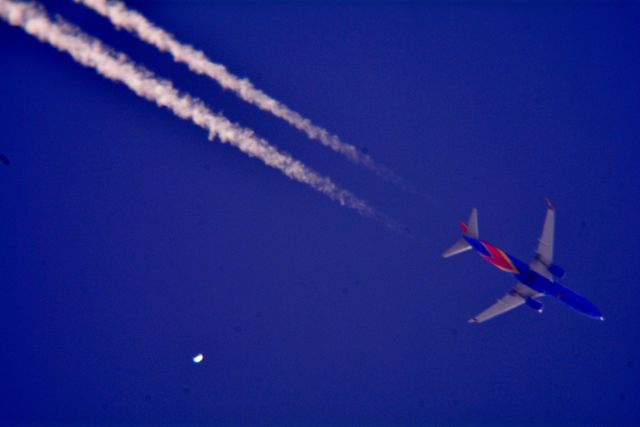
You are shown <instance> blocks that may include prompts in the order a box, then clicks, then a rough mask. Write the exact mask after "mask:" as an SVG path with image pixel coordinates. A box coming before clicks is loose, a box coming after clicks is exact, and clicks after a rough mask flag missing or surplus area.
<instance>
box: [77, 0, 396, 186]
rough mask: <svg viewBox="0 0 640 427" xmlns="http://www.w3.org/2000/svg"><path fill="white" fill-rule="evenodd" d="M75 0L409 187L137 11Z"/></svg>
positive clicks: (112, 3) (108, 3)
mask: <svg viewBox="0 0 640 427" xmlns="http://www.w3.org/2000/svg"><path fill="white" fill-rule="evenodd" d="M75 1H76V2H78V3H81V4H83V5H85V6H87V7H88V8H90V9H93V10H94V11H96V12H97V13H99V14H100V15H102V16H104V17H106V18H108V19H109V20H110V21H111V23H112V24H113V25H114V26H115V27H116V28H123V29H125V30H127V31H129V32H130V33H132V34H135V35H136V36H137V37H138V38H140V39H141V40H143V41H145V42H146V43H149V44H150V45H152V46H155V47H156V48H157V49H159V50H160V51H162V52H168V53H169V54H170V55H171V56H172V57H173V59H174V60H175V61H176V62H182V63H184V64H186V65H187V66H188V67H189V69H190V70H191V71H193V72H195V73H198V74H202V75H206V76H207V77H209V78H211V79H212V80H214V81H216V82H218V84H220V86H222V87H223V88H224V89H228V90H231V91H232V92H234V93H235V94H236V95H237V96H238V97H240V98H241V99H243V100H244V101H246V102H249V103H251V104H253V105H255V106H257V107H258V108H260V109H262V110H264V111H268V112H269V113H271V114H273V115H274V116H276V117H279V118H281V119H283V120H284V121H286V122H287V123H289V124H290V125H292V126H293V127H295V128H297V129H299V130H301V131H302V132H304V133H305V134H306V135H307V136H308V137H309V138H311V139H315V140H317V141H319V142H320V143H322V144H323V145H325V146H327V147H329V148H331V149H332V150H334V151H336V152H338V153H340V154H342V155H343V156H345V157H346V158H348V159H349V160H351V161H352V162H354V163H358V164H361V165H363V166H365V167H367V168H369V169H371V170H373V171H374V172H376V173H377V174H378V175H380V176H382V177H383V178H385V179H387V180H389V181H391V182H394V183H396V184H398V185H401V186H403V187H408V186H407V185H406V184H404V183H403V182H402V180H401V179H400V178H399V177H398V176H396V175H395V174H394V173H393V172H391V171H390V170H389V169H387V168H386V167H384V166H383V165H380V164H378V163H377V162H375V161H374V160H373V159H372V158H371V157H370V156H368V155H366V154H364V153H362V152H360V151H358V149H357V148H356V147H354V146H353V145H350V144H347V143H344V142H342V141H341V140H340V138H339V137H338V136H337V135H333V134H331V133H329V132H328V131H327V130H326V129H323V128H322V127H320V126H317V125H315V124H313V123H312V122H311V121H310V120H309V119H306V118H304V117H302V116H301V115H300V114H298V113H297V112H295V111H293V110H291V109H290V108H289V107H287V106H286V105H284V104H283V103H281V102H280V101H278V100H276V99H274V98H272V97H271V96H269V95H267V94H266V93H264V92H263V91H261V90H260V89H257V88H256V87H255V86H254V85H253V84H252V83H251V82H250V81H249V80H248V79H242V78H240V77H238V76H236V75H234V74H232V73H231V72H229V71H228V70H227V69H226V67H225V66H224V65H221V64H217V63H215V62H213V61H212V60H211V59H209V58H208V57H207V56H206V55H205V54H204V52H202V51H200V50H197V49H195V48H193V47H192V46H189V45H185V44H183V43H180V42H179V41H178V40H176V38H175V37H174V36H173V35H172V34H170V33H168V32H167V31H165V30H163V29H162V28H160V27H158V26H157V25H155V24H153V23H152V22H151V21H149V20H148V19H147V18H146V17H145V16H144V15H142V14H140V13H139V12H136V11H135V10H131V9H128V8H127V6H126V5H125V4H124V3H122V2H119V1H107V0H75Z"/></svg>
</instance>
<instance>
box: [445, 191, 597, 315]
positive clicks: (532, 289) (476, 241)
mask: <svg viewBox="0 0 640 427" xmlns="http://www.w3.org/2000/svg"><path fill="white" fill-rule="evenodd" d="M546 202H547V214H546V216H545V219H544V226H543V227H542V234H541V235H540V239H538V248H537V250H536V255H535V257H534V259H533V260H532V261H531V262H530V263H529V264H528V265H527V264H526V263H524V262H522V261H520V260H519V259H517V258H515V257H513V256H511V255H509V254H507V253H505V252H504V251H502V250H501V249H498V248H497V247H495V246H493V245H491V244H489V243H487V242H485V241H484V240H480V238H479V235H478V211H477V210H476V209H475V208H473V209H472V210H471V216H470V217H469V221H468V222H467V223H466V224H465V223H464V222H462V221H461V222H460V229H461V230H462V238H460V240H458V241H457V242H456V243H454V244H453V246H451V247H450V248H449V249H447V250H446V251H444V253H443V254H442V256H443V257H445V258H448V257H452V256H454V255H458V254H461V253H463V252H466V251H468V250H471V249H474V250H475V251H476V252H478V254H479V255H480V256H481V257H482V258H484V259H485V260H486V261H488V262H489V263H490V264H492V265H493V266H495V267H497V268H499V269H500V270H502V271H505V272H507V273H512V274H513V275H514V276H515V278H516V280H517V282H516V285H515V286H514V287H513V288H512V289H511V290H510V291H509V292H507V293H506V295H504V296H503V297H502V298H500V299H498V300H497V301H496V302H495V303H494V304H493V305H492V306H490V307H489V308H487V309H486V310H484V311H483V312H481V313H480V314H478V315H476V316H475V317H472V318H471V319H469V323H482V322H484V321H487V320H489V319H492V318H494V317H496V316H499V315H501V314H504V313H506V312H508V311H511V310H513V309H514V308H516V307H519V306H521V305H523V304H526V305H527V306H529V307H530V308H532V309H534V310H536V311H537V312H538V313H542V303H541V302H540V301H538V299H539V298H540V297H542V296H544V295H548V296H550V297H553V298H555V299H557V300H558V301H561V302H563V303H565V304H567V305H568V306H569V307H571V308H573V309H575V310H577V311H578V312H580V313H582V314H584V315H586V316H588V317H591V318H594V319H599V320H604V316H603V315H602V313H600V311H599V310H598V309H597V308H596V307H595V306H594V305H593V304H592V303H591V302H589V301H588V300H587V299H586V298H584V297H582V296H580V295H578V294H576V293H575V292H573V291H572V290H570V289H568V288H566V287H564V286H562V285H561V284H560V283H558V282H556V280H555V279H556V278H562V277H563V276H564V273H565V272H564V269H563V268H562V267H560V266H558V265H557V264H554V263H553V235H554V228H555V209H554V207H553V205H552V204H551V201H550V200H549V199H548V198H547V199H546Z"/></svg>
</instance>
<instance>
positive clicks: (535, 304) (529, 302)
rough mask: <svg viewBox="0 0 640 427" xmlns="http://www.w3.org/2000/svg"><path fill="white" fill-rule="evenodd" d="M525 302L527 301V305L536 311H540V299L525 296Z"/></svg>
mask: <svg viewBox="0 0 640 427" xmlns="http://www.w3.org/2000/svg"><path fill="white" fill-rule="evenodd" d="M525 303H527V305H528V306H529V307H531V308H533V309H534V310H535V311H537V312H538V313H542V303H541V302H540V301H538V300H535V299H533V298H527V299H526V300H525Z"/></svg>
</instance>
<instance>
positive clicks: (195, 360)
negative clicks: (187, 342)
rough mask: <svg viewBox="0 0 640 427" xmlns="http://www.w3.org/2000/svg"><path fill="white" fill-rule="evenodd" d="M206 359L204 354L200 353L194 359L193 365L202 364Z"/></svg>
mask: <svg viewBox="0 0 640 427" xmlns="http://www.w3.org/2000/svg"><path fill="white" fill-rule="evenodd" d="M202 359H204V354H202V353H200V354H198V355H196V356H195V357H194V358H193V363H200V362H202Z"/></svg>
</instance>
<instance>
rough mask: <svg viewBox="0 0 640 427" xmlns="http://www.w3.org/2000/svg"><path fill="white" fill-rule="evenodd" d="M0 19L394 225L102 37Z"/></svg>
mask: <svg viewBox="0 0 640 427" xmlns="http://www.w3.org/2000/svg"><path fill="white" fill-rule="evenodd" d="M0 17H2V18H3V19H4V20H5V21H7V22H8V23H9V24H11V25H13V26H16V27H20V28H22V29H23V30H24V31H26V32H27V33H29V34H30V35H32V36H34V37H36V38H37V39H38V40H40V41H42V42H45V43H48V44H50V45H51V46H53V47H55V48H56V49H58V50H60V51H63V52H66V53H68V54H69V55H71V57H72V58H73V59H74V60H75V61H76V62H78V63H80V64H82V65H84V66H85V67H89V68H93V69H95V70H96V71H97V72H98V73H99V74H101V75H102V76H104V77H106V78H107V79H110V80H112V81H115V82H120V83H123V84H124V85H126V86H127V87H128V88H129V89H131V90H132V91H133V92H135V93H136V94H137V95H138V96H140V97H142V98H145V99H147V100H149V101H151V102H155V103H156V104H157V105H158V106H160V107H164V108H167V109H169V110H171V111H172V112H173V113H174V114H175V115H176V116H178V117H180V118H182V119H186V120H191V121H192V122H193V123H195V124H196V125H198V126H200V127H201V128H203V129H205V130H207V131H208V132H209V139H213V138H215V137H218V138H219V139H220V141H222V142H224V143H229V144H231V145H233V146H235V147H236V148H238V149H239V150H241V151H242V152H244V153H245V154H248V155H249V156H251V157H257V158H259V159H260V160H262V161H263V162H264V163H265V164H267V165H269V166H271V167H273V168H275V169H278V170H279V171H281V172H282V173H283V174H285V175H286V176H288V177H290V178H292V179H294V180H296V181H299V182H302V183H305V184H307V185H309V186H310V187H311V188H313V189H315V190H316V191H319V192H320V193H323V194H325V195H326V196H328V197H329V198H330V199H332V200H334V201H337V202H338V203H340V205H342V206H347V207H349V208H351V209H354V210H356V211H357V212H358V213H360V214H361V215H363V216H365V217H369V218H373V219H377V220H380V221H382V222H383V223H385V224H386V225H387V226H388V227H390V228H392V229H398V227H397V225H396V224H395V222H394V221H393V220H391V219H389V218H387V217H386V216H384V215H382V214H380V213H378V212H377V211H376V210H374V209H373V208H372V207H370V206H369V205H368V204H367V203H366V202H365V201H363V200H361V199H360V198H358V197H356V196H355V195H354V194H352V193H351V192H349V191H347V190H344V189H342V188H340V187H339V186H337V185H336V184H335V183H334V182H333V181H331V180H330V179H329V178H327V177H324V176H322V175H320V174H318V173H317V172H315V171H314V170H312V169H310V168H309V167H307V166H306V165H304V164H303V163H301V162H300V161H298V160H296V159H294V158H292V157H291V156H290V155H289V154H286V153H282V152H280V151H278V150H277V149H276V148H275V147H273V146H271V145H270V144H269V143H268V142H267V141H265V140H264V139H261V138H259V137H258V136H256V135H255V134H254V133H253V131H251V130H249V129H245V128H242V127H240V126H238V125H236V124H234V123H231V122H230V121H229V120H228V119H227V118H226V117H224V116H222V115H219V114H215V113H213V112H212V111H211V110H210V109H208V108H207V107H206V106H205V105H204V103H203V102H202V101H200V100H199V99H197V98H194V97H192V96H190V95H188V94H184V93H181V92H179V91H178V90H177V89H176V88H174V86H173V84H172V83H171V82H170V81H168V80H162V79H160V78H158V77H156V76H155V75H154V74H153V73H152V72H151V71H149V70H147V69H146V68H144V67H142V66H140V65H137V64H136V63H134V62H133V61H131V60H130V59H129V58H128V57H127V56H126V55H124V54H123V53H119V52H116V51H114V50H112V49H110V48H109V47H107V46H105V45H104V44H103V43H102V42H101V41H99V40H97V39H95V38H92V37H90V36H89V35H87V34H85V33H83V32H82V31H81V30H80V29H79V28H77V27H75V26H72V25H71V24H68V23H66V22H64V21H63V20H61V19H60V18H58V19H57V20H56V21H55V22H54V21H51V20H50V19H49V16H48V14H47V12H46V10H45V9H44V8H43V7H41V6H39V5H36V4H31V3H16V2H13V1H9V0H0Z"/></svg>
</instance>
